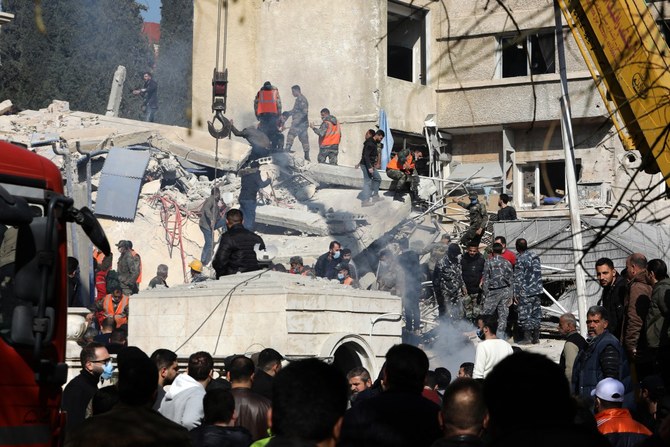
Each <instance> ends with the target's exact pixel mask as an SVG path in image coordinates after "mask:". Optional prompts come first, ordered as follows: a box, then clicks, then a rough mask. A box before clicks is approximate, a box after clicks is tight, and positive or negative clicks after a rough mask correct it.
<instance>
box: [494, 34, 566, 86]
mask: <svg viewBox="0 0 670 447" xmlns="http://www.w3.org/2000/svg"><path fill="white" fill-rule="evenodd" d="M495 57H496V61H495V63H496V78H498V79H506V78H516V77H527V76H529V74H530V73H532V74H533V75H542V74H552V73H556V39H555V35H554V30H553V29H545V30H533V31H530V32H526V33H524V34H522V35H521V36H519V35H518V34H502V35H499V36H497V37H496V52H495ZM522 61H523V62H522Z"/></svg>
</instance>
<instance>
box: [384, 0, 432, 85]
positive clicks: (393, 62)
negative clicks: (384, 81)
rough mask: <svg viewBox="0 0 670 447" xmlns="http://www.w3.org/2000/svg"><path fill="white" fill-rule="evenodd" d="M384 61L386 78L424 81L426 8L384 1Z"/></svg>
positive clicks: (422, 82)
mask: <svg viewBox="0 0 670 447" xmlns="http://www.w3.org/2000/svg"><path fill="white" fill-rule="evenodd" d="M386 41H387V64H386V74H387V76H389V77H392V78H396V79H402V80H404V81H409V82H419V83H421V84H424V85H425V84H426V76H425V74H426V10H424V9H422V8H416V7H414V6H411V5H407V4H404V3H400V2H395V1H389V2H388V14H387V38H386Z"/></svg>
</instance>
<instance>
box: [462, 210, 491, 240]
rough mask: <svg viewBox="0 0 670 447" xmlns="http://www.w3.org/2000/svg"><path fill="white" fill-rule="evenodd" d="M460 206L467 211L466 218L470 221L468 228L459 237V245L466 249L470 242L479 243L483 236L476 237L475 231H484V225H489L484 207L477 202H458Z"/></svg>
mask: <svg viewBox="0 0 670 447" xmlns="http://www.w3.org/2000/svg"><path fill="white" fill-rule="evenodd" d="M458 204H459V205H460V206H462V207H463V208H465V209H466V210H468V218H469V219H470V226H469V227H468V229H467V230H466V231H465V233H463V235H462V236H461V240H460V242H459V243H460V244H461V245H462V246H463V247H467V246H468V244H469V243H470V241H476V242H479V240H480V239H481V238H482V236H483V235H484V231H482V234H480V235H477V230H478V229H480V228H482V229H483V230H486V225H488V223H489V219H488V215H487V214H486V205H484V204H483V203H480V202H479V201H477V203H465V202H458Z"/></svg>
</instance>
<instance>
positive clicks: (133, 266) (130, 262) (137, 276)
mask: <svg viewBox="0 0 670 447" xmlns="http://www.w3.org/2000/svg"><path fill="white" fill-rule="evenodd" d="M116 246H117V247H118V248H119V253H121V256H119V261H118V263H117V264H116V271H117V272H118V275H119V282H120V283H121V289H122V290H123V293H124V294H125V295H132V294H134V293H137V292H138V291H139V283H140V282H141V281H142V259H141V258H140V255H139V254H137V253H136V252H135V250H133V243H132V242H131V241H126V240H121V241H119V242H118V243H117V244H116ZM107 291H108V292H109V290H107Z"/></svg>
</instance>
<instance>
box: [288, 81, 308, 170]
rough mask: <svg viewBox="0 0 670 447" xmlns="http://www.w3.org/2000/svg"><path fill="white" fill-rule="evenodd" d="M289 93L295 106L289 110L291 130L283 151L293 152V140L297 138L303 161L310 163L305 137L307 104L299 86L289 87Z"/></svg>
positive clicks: (306, 138)
mask: <svg viewBox="0 0 670 447" xmlns="http://www.w3.org/2000/svg"><path fill="white" fill-rule="evenodd" d="M291 93H293V96H294V97H295V104H293V109H291V110H289V113H290V114H291V128H290V129H289V131H288V136H287V137H286V147H285V148H284V150H285V151H286V152H293V151H292V150H291V147H292V146H293V140H295V137H298V140H299V141H300V144H302V150H303V152H304V153H305V160H307V161H310V160H309V138H308V137H307V128H308V127H309V122H308V120H307V117H308V114H309V103H308V102H307V98H305V96H304V95H303V94H302V93H301V91H300V86H299V85H294V86H293V87H291Z"/></svg>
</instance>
